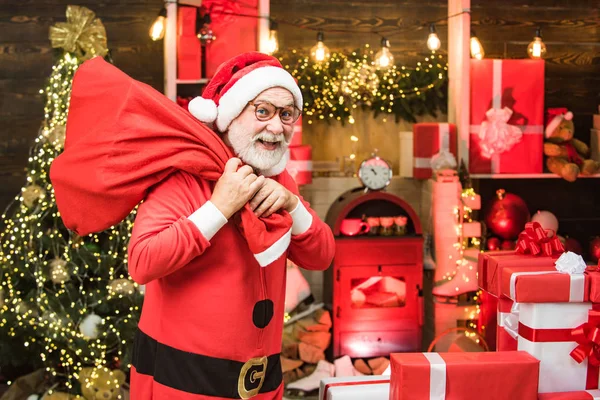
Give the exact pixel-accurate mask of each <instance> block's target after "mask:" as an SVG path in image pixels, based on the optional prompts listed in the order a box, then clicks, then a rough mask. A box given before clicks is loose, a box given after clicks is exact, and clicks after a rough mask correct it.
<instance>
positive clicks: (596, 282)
mask: <svg viewBox="0 0 600 400" xmlns="http://www.w3.org/2000/svg"><path fill="white" fill-rule="evenodd" d="M586 274H587V275H588V277H589V279H590V290H589V296H590V301H591V302H592V303H600V270H599V269H598V267H588V269H587V271H586Z"/></svg>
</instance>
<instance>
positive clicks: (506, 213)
mask: <svg viewBox="0 0 600 400" xmlns="http://www.w3.org/2000/svg"><path fill="white" fill-rule="evenodd" d="M496 195H497V197H496V198H495V199H494V200H493V201H492V202H491V204H490V205H489V207H488V210H487V213H486V214H485V223H486V225H487V227H488V228H489V229H490V230H491V231H492V232H493V233H495V234H496V235H497V236H500V237H501V238H502V239H507V240H509V239H516V238H517V236H519V233H521V232H522V231H523V229H524V228H525V224H526V223H527V221H529V218H530V215H529V209H528V208H527V204H525V201H523V199H522V198H520V197H519V196H517V195H515V194H512V193H506V192H505V191H504V189H500V190H498V191H497V192H496Z"/></svg>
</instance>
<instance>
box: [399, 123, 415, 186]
mask: <svg viewBox="0 0 600 400" xmlns="http://www.w3.org/2000/svg"><path fill="white" fill-rule="evenodd" d="M413 159H414V156H413V132H412V131H406V132H400V176H401V177H403V178H412V177H413Z"/></svg>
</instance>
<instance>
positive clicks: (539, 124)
mask: <svg viewBox="0 0 600 400" xmlns="http://www.w3.org/2000/svg"><path fill="white" fill-rule="evenodd" d="M543 142H544V61H543V60H491V59H488V60H475V59H473V60H471V128H470V135H469V171H470V172H471V173H478V174H489V173H500V174H502V173H504V174H508V173H541V172H542V170H543Z"/></svg>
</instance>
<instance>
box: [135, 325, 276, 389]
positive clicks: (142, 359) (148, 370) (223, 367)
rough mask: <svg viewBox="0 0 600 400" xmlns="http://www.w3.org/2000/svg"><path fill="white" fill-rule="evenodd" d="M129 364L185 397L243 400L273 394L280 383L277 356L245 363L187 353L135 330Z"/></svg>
mask: <svg viewBox="0 0 600 400" xmlns="http://www.w3.org/2000/svg"><path fill="white" fill-rule="evenodd" d="M132 364H133V366H134V367H135V369H136V371H137V372H138V373H140V374H144V375H151V376H153V377H154V380H155V381H156V382H158V383H160V384H162V385H165V386H168V387H171V388H173V389H177V390H181V391H183V392H187V393H193V394H201V395H205V396H215V397H224V398H228V399H247V398H250V397H252V396H255V395H257V394H258V393H267V392H271V391H273V390H276V389H277V388H278V387H279V385H280V384H281V381H282V372H281V360H280V358H279V354H272V355H270V356H268V357H256V358H253V359H251V360H248V361H247V362H245V363H243V362H239V361H233V360H227V359H223V358H215V357H209V356H205V355H201V354H194V353H189V352H186V351H182V350H178V349H175V348H173V347H170V346H167V345H165V344H163V343H159V342H157V341H156V340H155V339H152V338H151V337H150V336H148V335H146V334H145V333H144V332H142V331H141V330H139V329H138V331H137V332H136V335H135V340H134V345H133V359H132Z"/></svg>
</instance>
